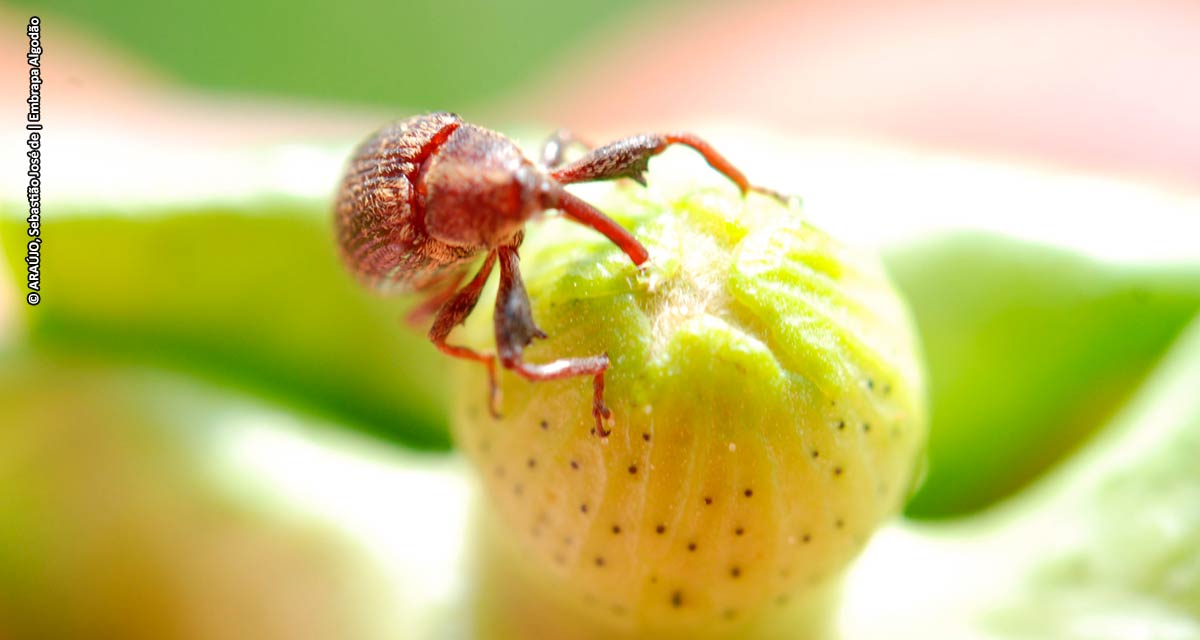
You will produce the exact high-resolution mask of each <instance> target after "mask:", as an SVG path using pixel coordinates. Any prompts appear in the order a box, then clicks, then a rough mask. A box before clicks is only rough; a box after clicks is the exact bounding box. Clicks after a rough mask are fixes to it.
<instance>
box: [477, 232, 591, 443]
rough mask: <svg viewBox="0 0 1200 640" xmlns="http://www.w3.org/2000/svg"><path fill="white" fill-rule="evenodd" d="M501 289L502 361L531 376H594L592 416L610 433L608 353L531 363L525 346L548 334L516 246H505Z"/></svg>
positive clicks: (498, 319) (498, 321)
mask: <svg viewBox="0 0 1200 640" xmlns="http://www.w3.org/2000/svg"><path fill="white" fill-rule="evenodd" d="M498 251H499V253H500V291H499V293H498V294H497V296H496V312H495V316H494V319H495V323H496V351H497V353H498V354H499V355H500V363H501V364H503V365H504V368H506V369H512V370H513V371H515V372H517V373H518V374H520V375H521V377H523V378H525V379H527V380H533V381H544V380H560V379H562V378H572V377H575V376H592V416H593V417H595V419H596V433H597V434H598V435H599V436H600V437H607V436H608V434H609V430H608V429H605V428H604V421H605V420H606V419H608V418H610V417H611V416H612V412H611V411H609V409H608V407H607V406H605V404H604V371H605V370H606V369H608V356H607V355H598V356H590V357H587V358H562V359H560V360H555V361H554V362H547V363H545V364H530V363H528V362H525V361H524V359H522V354H523V352H524V351H525V347H527V346H529V343H530V342H533V339H534V338H545V337H546V334H545V333H543V332H542V330H541V329H539V328H538V327H537V325H536V324H534V322H533V313H532V311H531V309H530V306H529V294H528V293H526V292H525V283H524V282H523V281H522V280H521V271H520V268H519V266H518V262H519V260H520V259H519V258H518V256H517V249H516V247H501V248H500V249H499V250H498Z"/></svg>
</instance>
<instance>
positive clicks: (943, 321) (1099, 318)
mask: <svg viewBox="0 0 1200 640" xmlns="http://www.w3.org/2000/svg"><path fill="white" fill-rule="evenodd" d="M886 263H887V266H888V267H889V270H890V272H891V274H892V276H893V278H894V279H895V281H896V283H897V285H898V286H899V288H900V289H901V291H903V292H904V294H905V295H906V296H907V298H908V301H909V303H910V305H911V307H912V309H913V312H914V315H915V316H916V320H917V326H918V330H919V332H920V334H921V339H922V342H923V343H924V345H925V353H926V359H927V364H928V370H929V384H930V388H931V389H932V393H933V397H932V431H931V434H930V443H929V467H928V475H927V477H926V480H925V482H924V484H923V485H922V486H921V488H920V490H919V491H918V493H917V494H916V496H915V497H914V499H913V501H912V502H911V503H910V505H909V508H908V514H909V515H910V516H914V517H919V518H929V517H944V516H950V515H956V514H961V513H963V512H968V511H972V510H976V509H980V508H982V507H984V506H986V505H988V504H991V503H992V502H994V501H996V500H997V499H999V498H1002V497H1004V496H1006V495H1010V494H1012V493H1014V492H1016V491H1017V490H1018V489H1020V488H1021V487H1022V486H1024V485H1025V484H1027V483H1028V482H1029V481H1030V480H1032V479H1033V478H1035V477H1037V476H1038V475H1039V474H1040V473H1041V472H1043V471H1044V470H1046V469H1047V468H1049V467H1050V466H1052V465H1053V464H1054V462H1055V461H1056V460H1058V459H1059V458H1061V457H1062V456H1063V455H1064V454H1066V453H1067V452H1069V451H1071V450H1072V449H1073V448H1074V447H1076V446H1077V445H1078V444H1079V443H1081V442H1082V441H1084V440H1085V439H1086V438H1087V437H1088V436H1089V435H1090V434H1091V433H1092V432H1093V431H1094V430H1095V429H1096V428H1097V427H1099V426H1100V425H1102V424H1104V423H1105V422H1106V420H1107V419H1108V418H1109V416H1110V415H1111V414H1112V413H1113V412H1114V411H1115V410H1116V409H1117V408H1118V407H1120V406H1121V405H1122V403H1123V402H1124V401H1125V399H1126V398H1127V397H1128V396H1129V394H1130V393H1131V392H1132V391H1133V390H1134V389H1136V388H1137V386H1138V384H1139V383H1140V381H1141V380H1142V379H1143V377H1144V376H1145V375H1146V373H1147V372H1149V371H1150V369H1151V368H1152V367H1153V365H1154V363H1155V362H1156V361H1157V360H1158V358H1159V357H1160V355H1161V354H1162V353H1163V352H1164V350H1165V349H1166V348H1167V347H1168V346H1169V345H1170V344H1171V342H1172V340H1173V339H1174V338H1175V336H1176V335H1178V334H1179V332H1180V331H1181V330H1182V329H1183V327H1184V326H1186V325H1187V322H1188V320H1189V319H1190V318H1192V317H1193V316H1195V315H1196V313H1197V310H1198V309H1200V264H1193V265H1178V266H1153V265H1130V264H1106V263H1101V262H1097V261H1094V260H1091V259H1088V258H1085V257H1082V256H1079V255H1076V254H1073V253H1069V252H1066V251H1063V250H1061V249H1056V248H1052V247H1046V246H1041V245H1036V244H1030V243H1024V242H1019V241H1016V240H1009V239H1005V238H1003V237H1001V236H993V235H982V234H968V233H964V234H961V235H952V236H947V237H945V238H941V239H937V240H929V241H926V242H923V243H918V244H914V245H909V246H905V247H901V248H898V249H896V250H893V251H892V252H891V254H890V255H889V256H888V257H887V259H886Z"/></svg>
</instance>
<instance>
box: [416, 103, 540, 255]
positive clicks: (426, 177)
mask: <svg viewBox="0 0 1200 640" xmlns="http://www.w3.org/2000/svg"><path fill="white" fill-rule="evenodd" d="M551 185H552V183H551V181H550V180H549V178H548V177H546V176H545V174H543V173H542V172H541V171H539V170H538V168H537V167H536V166H534V165H533V164H532V163H531V162H529V161H528V160H527V159H525V156H524V155H522V154H521V151H520V149H519V148H518V147H517V145H516V144H515V143H514V142H513V141H512V140H509V139H508V138H506V137H504V136H502V135H500V134H498V133H495V132H493V131H488V130H486V129H482V128H480V127H476V126H474V125H469V124H463V125H462V126H460V127H459V128H458V129H457V130H456V131H455V132H454V133H453V134H451V135H450V137H449V138H447V139H446V141H445V142H444V143H443V144H442V145H441V146H440V147H439V148H438V149H437V150H436V151H435V152H434V153H432V154H431V155H430V156H429V158H428V159H427V160H426V161H425V163H424V165H423V166H422V167H421V171H420V173H419V174H418V177H417V192H418V194H420V195H419V197H420V198H421V200H422V203H423V204H424V208H425V226H426V229H427V230H428V232H429V234H430V235H431V236H433V237H434V238H437V239H438V240H440V241H442V242H445V243H446V244H449V245H453V246H469V247H496V246H502V245H508V244H513V243H515V242H516V240H517V238H518V237H519V235H520V233H521V231H522V229H523V228H524V225H525V222H526V221H527V220H528V219H529V218H530V217H531V216H533V215H534V214H535V213H537V212H538V211H541V210H542V209H544V208H545V207H546V206H547V204H546V200H547V195H546V194H548V193H550V192H551Z"/></svg>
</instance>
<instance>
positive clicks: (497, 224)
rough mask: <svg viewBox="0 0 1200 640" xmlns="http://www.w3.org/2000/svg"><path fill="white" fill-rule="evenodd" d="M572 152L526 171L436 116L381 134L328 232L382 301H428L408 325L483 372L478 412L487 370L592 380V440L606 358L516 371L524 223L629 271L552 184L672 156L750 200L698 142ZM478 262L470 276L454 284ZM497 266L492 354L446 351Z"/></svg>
mask: <svg viewBox="0 0 1200 640" xmlns="http://www.w3.org/2000/svg"><path fill="white" fill-rule="evenodd" d="M572 144H579V145H582V146H584V147H587V145H586V144H584V143H583V142H582V141H580V140H579V139H577V138H576V137H575V136H574V135H573V134H571V133H570V132H569V131H566V130H559V131H558V132H556V133H555V134H554V135H553V136H551V138H550V139H549V140H548V141H547V142H546V144H545V146H544V147H543V149H542V154H541V162H540V163H539V164H534V163H533V162H531V161H530V160H529V159H527V158H526V157H525V156H524V155H523V154H522V152H521V150H520V148H519V147H518V146H517V145H516V143H514V142H513V141H512V140H510V139H508V138H506V137H505V136H503V135H501V134H499V133H497V132H495V131H491V130H488V129H485V128H483V127H480V126H477V125H473V124H470V123H467V122H464V121H463V120H462V118H460V117H459V116H458V115H456V114H453V113H447V112H438V113H429V114H425V115H419V116H414V117H411V118H408V119H406V120H401V121H398V122H395V123H392V124H390V125H388V126H385V127H384V128H382V129H380V130H379V131H377V132H376V133H375V134H374V135H372V136H371V137H370V138H369V139H367V140H366V141H365V142H364V143H362V144H361V145H360V146H359V147H358V149H357V150H356V151H355V152H354V154H353V156H352V157H351V159H350V161H349V163H348V166H347V169H346V173H345V176H344V177H343V179H342V183H341V188H340V190H339V193H338V196H337V202H336V205H335V212H334V213H335V215H334V218H335V226H336V232H337V239H338V244H339V248H340V252H341V255H342V259H343V261H344V262H345V263H346V265H347V266H348V267H349V268H350V270H351V271H353V272H354V274H355V275H356V276H357V277H358V278H359V279H360V280H361V281H363V282H364V283H365V284H367V285H368V286H370V287H372V288H375V289H377V290H379V291H382V292H385V293H387V292H392V293H419V294H425V295H427V296H428V298H427V299H426V300H425V302H424V303H423V304H421V305H420V306H418V307H417V308H416V309H415V310H414V312H413V314H412V315H410V320H412V321H414V322H420V321H427V320H428V317H429V316H431V315H432V316H433V324H432V327H431V328H430V329H429V339H430V341H431V342H432V343H433V344H434V345H435V346H436V347H437V348H438V349H439V350H440V351H442V352H443V353H445V354H447V355H450V356H453V357H456V358H465V359H468V360H473V361H477V362H480V363H482V364H483V365H484V366H485V367H486V368H487V373H488V380H489V387H490V397H489V399H490V401H489V403H488V406H489V409H490V411H491V413H492V415H493V416H496V417H499V409H498V406H499V385H498V384H497V381H496V361H497V359H499V362H500V364H501V365H502V366H503V367H504V368H505V369H510V370H512V371H514V372H516V373H517V374H519V375H521V376H522V377H524V378H526V379H528V380H532V381H538V380H557V379H561V378H568V377H573V376H589V375H590V376H592V386H593V396H592V414H593V416H594V417H595V420H596V433H597V434H599V435H600V436H601V437H604V436H607V435H608V434H609V430H607V429H605V427H604V425H605V421H606V420H608V419H610V417H611V411H610V410H609V408H608V407H607V405H605V403H604V372H605V371H606V370H607V369H608V366H609V360H608V356H607V354H600V355H594V356H589V357H582V358H563V359H559V360H555V361H553V362H548V363H544V364H535V363H530V362H526V361H525V360H524V358H523V357H522V354H523V352H524V349H525V347H527V346H528V345H529V344H530V343H531V342H532V341H533V339H534V338H545V337H546V334H545V333H544V332H542V330H541V329H539V328H538V327H537V325H536V324H535V323H534V321H533V314H532V311H531V308H530V302H529V296H528V294H527V293H526V291H525V285H524V283H523V281H522V280H521V272H520V269H519V262H520V259H519V257H518V254H517V250H518V248H519V247H520V245H521V242H522V240H523V239H524V233H525V223H526V221H528V220H529V219H530V218H531V217H533V216H535V215H537V214H539V213H541V212H543V211H546V210H549V209H557V210H558V211H560V212H561V213H562V214H563V215H564V216H566V217H567V218H569V219H571V220H574V221H575V222H578V223H580V224H583V225H585V226H588V227H591V228H592V229H595V230H596V231H598V232H600V233H602V234H604V235H605V236H606V237H607V238H608V239H609V240H611V241H612V242H613V243H614V244H616V245H617V247H619V248H620V249H621V251H623V252H624V253H625V255H627V256H628V257H629V259H630V260H631V261H632V262H633V264H634V265H636V266H639V267H640V266H642V265H643V264H645V262H646V260H648V259H649V254H648V253H647V251H646V248H645V247H644V246H642V244H641V243H640V242H638V241H637V239H636V238H634V237H633V235H632V234H630V233H629V232H628V231H626V230H625V229H624V228H623V227H621V226H620V225H619V224H617V223H616V222H614V221H613V220H612V219H611V218H609V217H608V216H606V215H604V214H603V213H601V212H600V211H599V210H598V209H596V208H595V207H593V206H592V205H590V204H588V203H587V202H585V201H584V200H582V199H580V198H578V197H576V196H574V195H572V194H571V193H570V192H568V191H567V190H566V189H564V188H563V187H564V185H568V184H572V183H577V182H589V181H598V180H612V179H617V178H631V179H633V180H635V181H637V182H639V183H641V184H642V185H645V184H646V181H645V171H646V168H647V166H648V163H649V160H650V158H651V157H653V156H655V155H657V154H659V153H662V152H663V151H664V150H665V149H666V148H668V147H670V146H672V145H676V144H678V145H684V146H687V147H691V148H693V149H695V150H696V151H698V152H699V153H700V154H701V155H702V156H703V157H704V159H705V160H706V161H707V162H708V164H709V165H711V166H712V167H713V168H714V169H716V170H717V171H719V172H720V173H722V174H724V175H725V176H726V177H727V178H729V179H730V180H732V181H733V182H734V183H735V184H736V185H737V186H738V188H739V189H740V190H741V191H742V193H743V194H745V193H747V192H748V191H751V190H754V191H761V192H764V193H766V194H768V195H772V196H774V197H777V198H781V196H779V194H777V193H775V192H773V191H769V190H767V189H762V188H759V187H756V186H753V185H751V184H750V183H749V182H748V181H747V180H746V177H745V176H744V175H743V174H742V173H741V172H740V171H738V170H737V169H736V168H735V167H734V166H733V165H732V164H731V163H730V162H729V161H728V160H726V159H725V158H724V157H723V156H721V155H720V154H719V153H717V151H716V150H715V149H714V148H713V147H712V146H711V145H710V144H708V143H707V142H705V141H704V140H702V139H701V138H699V137H697V136H695V135H693V134H690V133H652V134H643V135H636V136H631V137H628V138H624V139H621V140H618V141H616V142H613V143H610V144H608V145H605V146H602V147H600V148H596V149H591V150H590V151H588V152H587V153H586V154H585V155H583V156H582V157H580V158H579V159H577V160H575V161H573V162H570V163H566V164H564V156H565V150H566V148H567V147H569V146H570V145H572ZM480 256H482V257H483V262H482V265H481V266H480V267H479V269H478V271H476V273H475V275H474V277H472V278H471V279H470V280H469V281H468V282H467V283H466V284H465V285H463V284H462V282H463V280H464V279H465V278H466V276H467V274H468V273H469V271H470V268H471V266H472V265H473V264H475V263H476V262H477V261H478V260H479V258H480ZM496 265H499V268H500V286H499V293H498V294H497V297H496V306H495V335H496V354H495V355H492V354H487V353H479V352H477V351H474V350H472V349H469V348H467V347H463V346H458V345H452V344H449V343H447V342H446V340H447V338H448V337H449V335H450V332H451V330H453V329H454V327H456V326H458V325H459V324H462V323H463V321H464V320H465V319H466V317H467V316H468V315H470V313H471V311H472V310H473V309H474V308H475V305H476V303H478V302H479V297H480V294H481V292H482V290H483V287H484V284H485V283H486V282H487V279H488V277H489V276H490V275H491V272H492V270H493V269H494V268H495V267H496Z"/></svg>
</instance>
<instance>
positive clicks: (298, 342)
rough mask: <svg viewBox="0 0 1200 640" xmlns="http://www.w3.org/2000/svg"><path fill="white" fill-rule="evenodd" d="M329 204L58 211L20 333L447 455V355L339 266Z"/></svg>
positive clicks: (16, 240)
mask: <svg viewBox="0 0 1200 640" xmlns="http://www.w3.org/2000/svg"><path fill="white" fill-rule="evenodd" d="M325 206H326V205H325V203H321V202H314V201H299V200H296V201H286V202H275V203H271V202H262V201H261V200H254V199H251V200H248V201H246V202H244V203H241V204H238V205H235V206H207V207H186V206H176V207H159V208H154V209H143V210H139V211H137V212H135V213H132V214H129V213H115V212H112V211H111V210H110V209H100V210H99V211H96V210H92V209H89V208H87V207H83V206H79V205H75V206H73V207H62V208H55V210H54V212H53V214H47V215H46V219H47V222H46V223H45V226H44V228H43V230H44V239H45V241H44V243H43V253H44V255H43V265H42V287H43V291H42V303H41V304H40V305H39V306H37V307H33V308H30V307H26V306H25V305H24V304H22V305H21V307H22V309H23V313H22V316H23V319H24V321H25V324H26V325H27V328H28V333H29V335H28V337H29V339H30V340H31V341H32V342H33V343H34V344H36V345H40V346H42V347H45V348H52V349H58V350H70V351H86V352H94V353H102V354H104V355H105V356H107V357H109V358H112V359H114V360H120V361H138V362H153V363H157V364H160V365H166V366H169V367H172V368H175V369H178V370H184V371H188V372H190V373H193V374H198V375H202V376H205V377H207V378H210V379H213V380H218V381H222V382H226V383H229V384H233V385H237V386H240V387H244V388H247V389H250V390H253V391H255V392H257V393H260V394H263V395H266V396H268V397H272V398H274V399H276V400H277V401H279V402H281V403H283V404H286V405H288V406H290V407H292V408H293V409H298V410H301V411H310V412H314V413H317V414H320V415H322V416H325V417H328V418H330V419H331V420H333V421H336V422H338V423H341V424H344V425H346V426H348V427H350V428H354V429H358V430H361V431H364V432H367V433H370V434H371V435H374V436H376V437H378V438H381V439H384V440H386V441H389V442H393V443H397V444H402V445H405V446H409V447H415V448H419V449H440V450H445V449H447V448H448V447H449V441H448V437H447V434H446V429H445V418H444V415H443V412H444V409H443V407H444V405H443V402H444V399H445V397H446V389H445V385H444V384H442V382H443V375H442V366H443V363H442V359H441V358H440V357H439V356H438V355H437V353H436V351H435V350H434V349H433V348H432V347H431V346H430V345H429V344H428V342H427V341H426V340H425V339H424V337H423V336H422V335H421V334H420V332H419V331H415V330H413V329H411V328H409V327H408V326H406V325H405V324H404V323H403V322H402V317H403V315H404V309H403V307H402V306H399V304H398V301H397V300H383V299H379V298H377V297H375V296H373V295H372V294H371V293H370V292H369V291H367V290H366V289H364V288H363V287H361V286H359V285H358V284H357V283H355V282H354V281H353V279H352V278H351V277H350V276H349V275H348V273H347V271H346V270H345V269H344V268H343V267H342V265H341V264H339V262H338V257H337V253H336V249H335V247H334V243H333V239H332V232H331V230H330V225H331V223H330V221H329V215H330V214H329V212H328V210H327V209H326V208H325ZM0 231H3V238H4V249H5V251H6V253H7V256H8V261H9V263H10V264H11V270H12V272H13V273H14V274H20V275H21V276H22V277H23V274H24V262H23V258H24V248H23V235H24V233H23V232H24V228H23V220H21V221H18V219H17V218H16V216H15V215H10V216H4V217H0ZM19 286H21V287H23V286H24V285H23V284H20V285H19Z"/></svg>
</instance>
